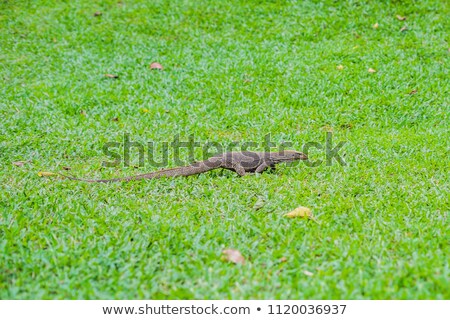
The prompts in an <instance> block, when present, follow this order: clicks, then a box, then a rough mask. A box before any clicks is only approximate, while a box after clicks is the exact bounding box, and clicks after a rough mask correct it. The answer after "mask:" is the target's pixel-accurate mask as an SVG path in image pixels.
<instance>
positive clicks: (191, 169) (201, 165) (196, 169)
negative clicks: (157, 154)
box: [58, 162, 217, 183]
mask: <svg viewBox="0 0 450 320" xmlns="http://www.w3.org/2000/svg"><path fill="white" fill-rule="evenodd" d="M215 168H217V166H213V165H208V164H207V163H205V162H197V163H194V164H191V165H189V166H185V167H177V168H172V169H164V170H159V171H154V172H150V173H144V174H139V175H135V176H129V177H122V178H114V179H98V180H97V179H83V178H76V177H71V176H66V175H64V174H61V173H58V175H60V176H62V177H64V178H67V179H69V180H76V181H84V182H93V183H98V182H100V183H109V182H120V181H132V180H144V179H158V178H162V177H187V176H191V175H195V174H199V173H203V172H207V171H210V170H212V169H215Z"/></svg>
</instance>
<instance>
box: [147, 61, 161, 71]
mask: <svg viewBox="0 0 450 320" xmlns="http://www.w3.org/2000/svg"><path fill="white" fill-rule="evenodd" d="M150 69H152V70H153V69H157V70H163V69H164V68H163V66H162V65H161V64H160V63H158V62H152V63H151V64H150Z"/></svg>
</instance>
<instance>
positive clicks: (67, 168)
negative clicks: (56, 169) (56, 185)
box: [62, 166, 72, 171]
mask: <svg viewBox="0 0 450 320" xmlns="http://www.w3.org/2000/svg"><path fill="white" fill-rule="evenodd" d="M62 168H63V170H66V171H69V170H72V168H71V167H67V166H63V167H62Z"/></svg>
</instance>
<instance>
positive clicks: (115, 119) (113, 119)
mask: <svg viewBox="0 0 450 320" xmlns="http://www.w3.org/2000/svg"><path fill="white" fill-rule="evenodd" d="M111 121H114V122H118V121H119V117H114V118H112V119H111Z"/></svg>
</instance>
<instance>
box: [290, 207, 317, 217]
mask: <svg viewBox="0 0 450 320" xmlns="http://www.w3.org/2000/svg"><path fill="white" fill-rule="evenodd" d="M285 216H286V217H288V218H296V217H301V218H309V217H311V216H312V213H311V209H310V208H307V207H298V208H296V209H295V210H293V211H291V212H289V213H286V214H285Z"/></svg>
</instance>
